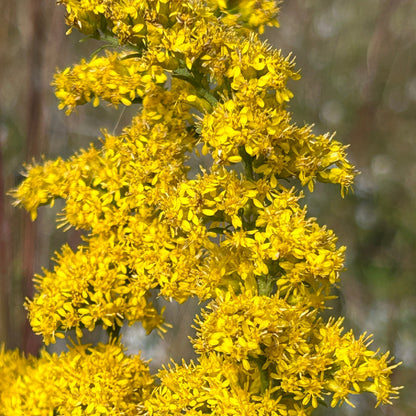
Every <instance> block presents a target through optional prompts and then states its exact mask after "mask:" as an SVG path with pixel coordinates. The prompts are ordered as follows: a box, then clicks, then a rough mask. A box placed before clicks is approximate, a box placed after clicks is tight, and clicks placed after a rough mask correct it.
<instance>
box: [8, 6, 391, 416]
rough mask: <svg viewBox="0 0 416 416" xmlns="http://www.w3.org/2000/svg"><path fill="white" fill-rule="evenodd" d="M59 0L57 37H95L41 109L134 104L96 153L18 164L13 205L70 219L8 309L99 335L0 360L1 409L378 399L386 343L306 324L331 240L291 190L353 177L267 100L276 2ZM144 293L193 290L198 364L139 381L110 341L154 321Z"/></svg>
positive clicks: (333, 253)
mask: <svg viewBox="0 0 416 416" xmlns="http://www.w3.org/2000/svg"><path fill="white" fill-rule="evenodd" d="M59 3H62V4H64V5H65V6H66V10H67V22H68V24H69V25H70V27H71V28H77V29H79V30H80V31H81V32H83V33H84V34H86V35H88V36H93V37H96V38H101V39H104V40H105V41H106V42H107V44H108V45H110V46H107V51H103V52H99V53H97V54H96V55H95V56H93V58H92V59H91V60H90V61H89V62H87V61H85V60H82V61H81V62H80V63H79V64H78V65H75V66H73V67H72V68H66V69H65V70H63V71H62V72H59V73H58V74H57V75H56V77H55V81H54V85H55V87H56V95H57V97H58V99H59V100H60V108H65V109H66V110H67V113H70V112H71V111H73V110H74V109H75V108H76V107H77V106H79V105H82V104H85V103H89V102H91V103H92V104H93V105H94V106H97V105H100V104H101V103H102V102H103V101H106V102H108V103H109V104H110V105H114V106H118V105H125V106H132V105H136V106H137V114H136V115H135V116H134V117H133V119H132V122H131V124H130V125H129V126H127V127H126V128H125V129H124V131H123V132H122V134H121V135H119V136H115V135H112V134H110V133H108V132H107V131H103V137H102V139H101V147H100V148H97V147H95V146H93V145H91V146H90V147H89V148H88V149H87V150H82V151H80V152H78V153H76V154H75V155H74V156H72V157H70V158H69V159H68V160H62V159H60V158H58V159H57V160H55V161H46V162H44V163H43V164H41V165H39V164H35V163H34V164H33V165H30V166H27V173H26V178H25V180H24V181H23V182H22V184H21V185H20V186H19V187H18V188H17V189H16V190H15V191H13V196H14V197H15V199H16V204H18V205H21V206H23V207H24V208H25V209H26V210H27V211H29V212H30V214H31V216H32V219H35V218H36V215H37V209H38V208H39V206H41V205H46V204H49V205H53V203H54V201H55V200H56V199H62V200H64V202H65V204H64V208H63V210H62V212H61V213H60V215H59V218H58V222H59V225H58V226H59V227H62V228H64V230H67V229H69V228H71V227H74V228H77V229H82V230H84V233H83V235H84V237H83V243H82V244H81V245H80V246H79V247H78V248H77V249H76V250H75V251H74V250H73V249H71V248H70V247H69V246H67V245H64V246H63V247H62V249H61V251H60V252H59V253H57V254H56V256H55V262H56V265H55V267H54V268H53V270H51V271H50V270H44V272H43V274H42V275H38V276H36V278H35V284H36V289H37V292H36V294H35V296H34V298H33V299H31V300H28V301H27V308H28V310H29V315H30V321H31V324H32V327H33V329H34V331H35V332H36V333H38V334H42V335H43V338H44V341H45V343H46V344H49V343H51V342H52V343H53V342H55V341H56V338H57V337H59V338H64V337H65V333H66V332H67V331H69V330H75V333H76V335H77V337H78V338H79V340H81V338H82V336H83V329H88V330H90V331H93V330H94V329H95V328H96V327H97V326H101V327H103V328H105V329H107V331H108V332H109V333H110V334H112V338H111V339H112V341H111V342H110V343H109V344H108V345H102V344H100V345H99V346H97V347H87V346H82V345H77V346H72V347H70V348H69V351H68V352H67V353H63V354H61V355H60V356H57V355H52V356H50V355H48V354H47V353H46V352H45V353H43V355H42V356H41V358H39V359H35V358H29V359H24V358H22V357H21V356H20V355H18V354H17V353H16V352H4V351H3V352H2V355H1V359H0V369H1V370H0V371H2V374H4V375H3V379H4V380H6V381H5V383H6V382H7V383H8V384H7V385H9V384H10V386H11V387H8V388H6V389H5V390H4V393H2V396H1V403H0V406H3V407H0V409H3V408H4V409H7V410H4V411H3V413H4V414H5V415H6V414H11V413H10V409H11V408H12V406H15V408H16V409H22V412H25V411H27V409H29V408H31V409H32V413H33V414H42V415H53V414H62V415H66V414H71V415H81V414H82V415H83V414H86V415H122V414H123V415H130V414H146V415H182V414H189V415H204V414H207V415H208V414H210V415H221V416H222V415H250V416H251V415H259V416H260V415H262V416H263V415H264V416H266V415H270V416H272V415H276V416H277V415H283V416H298V415H309V414H311V412H312V411H313V409H315V408H316V407H317V406H318V405H319V403H322V402H324V401H325V400H326V398H327V397H328V398H329V400H330V404H331V405H332V406H335V405H337V404H338V403H342V402H347V403H350V404H351V402H350V401H349V396H350V395H351V394H356V393H360V392H364V391H368V392H371V393H373V394H374V395H375V396H376V398H377V404H379V403H390V399H391V398H393V397H395V395H396V393H397V389H396V388H394V387H391V385H390V379H389V375H390V373H391V371H392V368H394V365H390V361H391V359H390V358H388V354H385V355H382V354H380V353H379V352H378V351H377V352H374V351H371V350H370V349H369V348H368V346H369V343H370V342H369V337H367V336H366V335H363V336H361V337H359V338H358V339H357V338H355V337H354V335H353V334H352V333H351V332H347V333H346V334H343V330H342V327H341V325H342V320H338V321H335V320H333V319H330V320H329V321H328V322H325V321H324V320H323V319H322V318H321V317H320V316H319V313H320V311H321V310H322V309H324V308H325V307H326V306H325V303H326V301H327V300H328V299H330V298H332V297H333V295H332V294H331V289H332V288H333V286H334V285H336V283H337V282H338V281H339V274H340V272H341V271H342V269H343V267H344V266H343V264H344V251H345V248H344V247H337V239H336V236H335V235H334V233H333V232H332V231H331V230H328V229H327V228H326V227H322V226H320V225H319V224H318V223H317V221H316V219H314V218H310V217H308V216H307V211H306V207H302V206H301V204H300V202H299V201H300V199H301V198H302V189H303V187H305V186H307V187H308V188H309V190H310V191H313V188H314V183H315V182H316V181H321V182H330V183H334V184H339V185H340V187H341V192H342V193H344V191H346V190H348V189H349V188H350V186H351V185H352V181H353V178H354V175H355V169H354V167H353V166H352V165H351V164H350V163H349V162H348V160H347V159H346V152H345V150H346V147H345V146H343V145H342V144H341V143H340V142H338V141H336V140H335V139H334V138H333V136H331V135H315V134H313V133H312V129H311V127H310V126H301V127H300V126H297V125H296V124H295V123H294V122H293V121H292V119H291V115H290V113H289V112H288V111H287V109H286V103H287V102H288V101H289V100H290V99H291V97H292V93H291V92H290V91H289V89H288V88H287V82H288V81H289V80H290V79H298V78H299V75H298V74H297V72H295V70H294V63H293V60H292V59H291V58H290V56H289V57H284V56H282V54H281V52H280V51H275V50H273V48H271V47H270V45H268V44H267V43H266V42H261V41H260V40H259V38H258V35H257V34H256V31H259V32H262V30H263V28H264V26H265V25H275V26H276V25H277V21H276V14H277V5H276V2H275V1H269V0H263V1H232V0H229V1H225V0H218V1H214V0H208V1H202V0H190V1H176V0H173V1H167V0H164V1H163V0H154V1H144V0H62V1H60V2H59ZM198 163H199V164H201V165H202V163H203V164H204V166H205V167H204V168H203V167H202V166H199V173H197V174H193V173H192V172H193V170H195V164H198ZM191 166H193V167H194V169H193V170H192V169H191ZM155 296H160V297H163V298H165V299H167V300H170V301H172V300H175V301H177V302H184V301H185V300H186V299H188V298H189V297H191V296H197V297H198V298H199V299H200V300H205V301H209V303H208V306H207V308H206V309H205V310H204V311H203V312H202V315H201V318H198V319H197V337H196V339H195V340H194V341H193V342H194V348H195V351H196V352H197V353H198V356H199V358H198V362H197V363H196V364H195V363H190V364H189V365H188V364H186V363H182V365H177V364H175V365H173V366H171V367H169V368H164V369H162V370H161V371H160V373H159V374H158V377H159V379H160V385H159V386H158V387H155V386H154V384H153V380H152V379H151V377H150V376H149V374H148V372H147V367H146V365H145V364H143V363H142V362H141V361H140V359H139V358H137V357H126V356H125V355H124V353H123V348H122V346H121V344H120V339H119V337H118V333H119V329H120V328H121V327H122V326H123V325H124V324H126V323H127V324H132V323H134V322H136V321H140V322H141V323H142V324H143V326H144V328H145V329H146V330H147V332H150V331H152V330H153V329H155V328H158V329H159V330H165V329H164V322H163V311H161V310H158V309H157V308H156V307H155V305H154V302H153V301H152V300H154V297H155ZM5 385H6V384H5ZM16 386H17V387H16ZM58 392H59V393H58ZM48 397H54V399H53V400H46V399H45V398H48ZM55 397H56V399H55ZM76 397H77V398H76ZM33 409H37V410H36V411H35V410H33ZM16 412H18V411H16ZM36 412H37V413H36ZM0 413H1V411H0ZM3 413H2V414H3ZM14 414H19V413H14ZM22 414H23V413H22Z"/></svg>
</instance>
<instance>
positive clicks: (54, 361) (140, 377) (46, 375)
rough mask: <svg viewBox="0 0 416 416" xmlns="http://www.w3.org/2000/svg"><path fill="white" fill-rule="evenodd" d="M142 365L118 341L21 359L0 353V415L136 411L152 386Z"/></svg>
mask: <svg viewBox="0 0 416 416" xmlns="http://www.w3.org/2000/svg"><path fill="white" fill-rule="evenodd" d="M153 383H154V381H153V378H152V377H151V375H150V373H149V369H148V367H147V364H146V363H145V362H143V361H142V360H141V359H140V357H139V356H138V355H135V356H127V355H125V354H124V351H123V348H122V347H121V346H120V345H118V344H117V343H109V344H98V345H97V346H96V347H91V346H88V345H76V346H73V347H71V348H70V350H69V351H68V352H67V353H62V354H60V355H56V354H53V355H50V354H48V353H47V352H45V351H44V352H43V353H42V355H41V357H40V358H34V357H29V358H24V357H22V356H21V355H20V354H19V353H18V352H17V351H4V350H3V349H2V350H1V352H0V414H2V415H4V416H23V415H25V416H27V415H40V416H52V415H57V414H59V415H74V416H81V415H113V416H115V415H129V416H133V415H137V414H138V408H140V406H141V404H142V403H143V400H145V399H146V398H147V397H149V395H150V393H151V391H152V389H153V387H154V385H153Z"/></svg>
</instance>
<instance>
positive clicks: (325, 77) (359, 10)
mask: <svg viewBox="0 0 416 416" xmlns="http://www.w3.org/2000/svg"><path fill="white" fill-rule="evenodd" d="M281 13H282V15H281V22H282V24H281V28H280V30H279V31H277V32H276V35H275V36H274V37H273V42H274V44H275V45H278V47H279V48H282V50H283V51H293V52H294V53H295V55H296V56H297V59H296V62H297V66H298V68H300V69H301V74H302V79H301V80H300V81H298V82H296V83H294V84H293V85H292V89H293V91H294V95H295V97H294V99H293V101H292V102H291V109H292V111H293V114H294V115H295V117H296V118H297V120H298V122H299V123H303V122H305V121H306V122H311V121H314V122H315V129H316V131H318V132H324V131H327V130H333V131H335V130H336V131H337V138H338V139H340V140H342V141H343V142H344V143H350V144H351V147H350V149H349V155H350V157H351V159H352V160H353V162H354V163H355V165H356V166H357V168H358V169H359V170H360V171H361V175H360V176H359V177H358V178H357V182H356V185H355V193H354V194H353V195H348V196H347V198H346V200H344V201H340V199H339V197H338V195H337V191H336V190H334V192H333V194H328V192H327V188H328V187H323V188H324V189H323V192H315V193H314V194H312V195H311V196H310V197H308V198H307V201H306V202H307V204H308V207H309V210H310V212H312V213H313V215H315V216H317V217H318V219H320V221H321V222H322V221H323V219H325V222H326V224H328V225H329V226H330V227H331V228H333V229H334V230H335V232H336V233H337V235H338V236H339V240H340V243H341V244H345V245H346V246H347V248H348V250H347V259H348V264H347V271H345V272H344V273H343V275H342V276H341V285H342V287H341V291H340V292H341V293H342V295H341V296H342V297H341V299H340V301H339V302H337V303H336V304H335V305H334V307H337V308H340V309H341V312H342V314H343V315H346V316H347V317H348V321H346V322H345V327H353V328H356V329H358V330H364V328H367V329H370V330H371V331H373V332H374V334H375V343H376V344H377V345H380V346H381V345H383V346H384V347H386V348H387V349H390V350H391V351H392V352H393V353H394V355H395V356H397V357H398V359H400V360H402V361H403V365H402V366H401V367H400V368H399V369H398V370H397V373H396V379H395V380H394V382H395V383H396V384H403V385H405V388H404V390H403V391H402V393H401V399H400V401H399V403H396V405H395V406H392V407H388V408H387V407H386V408H383V409H381V410H380V409H375V410H374V409H372V405H373V404H372V403H371V402H370V403H368V404H367V405H366V404H364V403H360V409H362V410H360V411H363V413H361V414H366V415H376V414H378V415H380V414H384V415H395V416H397V415H411V414H414V413H415V411H416V401H415V396H414V394H413V392H414V390H415V388H416V384H415V382H416V381H415V367H416V290H415V286H416V209H415V208H416V193H415V190H416V164H415V159H416V25H415V22H416V3H415V2H414V1H405V0H403V1H401V0H383V1H380V0H368V1H360V0H351V1H347V2H346V1H339V0H334V1H327V0H315V1H313V2H311V1H301V0H291V1H287V2H284V3H283V4H282V12H281ZM270 36H271V35H269V38H270ZM328 414H333V413H331V411H328ZM341 414H354V412H353V411H352V410H350V409H348V407H344V409H343V413H341Z"/></svg>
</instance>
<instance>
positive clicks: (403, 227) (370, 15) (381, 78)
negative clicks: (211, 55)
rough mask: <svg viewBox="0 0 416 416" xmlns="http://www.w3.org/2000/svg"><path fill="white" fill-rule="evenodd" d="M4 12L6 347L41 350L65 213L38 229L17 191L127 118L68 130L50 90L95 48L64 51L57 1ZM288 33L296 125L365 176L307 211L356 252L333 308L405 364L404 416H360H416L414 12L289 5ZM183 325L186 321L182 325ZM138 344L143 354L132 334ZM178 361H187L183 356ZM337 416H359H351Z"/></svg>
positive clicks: (1, 207) (403, 3)
mask: <svg viewBox="0 0 416 416" xmlns="http://www.w3.org/2000/svg"><path fill="white" fill-rule="evenodd" d="M0 12H1V13H2V17H3V19H2V25H0V296H1V299H0V341H4V342H6V343H7V344H8V346H10V347H14V346H19V347H21V348H23V349H25V350H26V351H33V350H34V349H36V342H37V341H36V339H35V340H34V339H33V337H32V336H30V335H29V333H30V332H29V331H28V328H27V326H25V311H24V310H23V306H22V304H23V299H24V296H27V295H30V293H31V292H30V291H31V289H30V285H29V281H30V279H31V277H32V275H33V273H36V272H39V271H40V267H41V266H42V265H43V266H49V261H50V260H49V258H50V256H51V253H52V252H53V251H54V250H55V249H56V248H58V247H59V246H60V245H61V243H62V238H63V237H62V234H60V233H59V232H58V233H57V232H55V231H54V230H55V226H54V221H55V220H54V217H53V214H51V213H50V212H47V211H46V210H45V211H43V212H42V213H41V216H40V220H39V221H38V223H37V225H36V226H34V225H33V224H32V223H30V222H29V221H28V219H27V218H26V217H25V215H26V214H24V213H23V212H22V211H19V210H16V209H14V208H13V207H11V205H10V202H11V199H9V198H7V197H6V196H5V191H7V190H8V189H10V188H13V187H14V186H16V185H17V183H18V182H19V180H20V177H19V174H18V172H20V171H21V165H22V163H23V162H24V161H25V160H31V159H32V158H33V157H36V158H39V157H40V155H41V154H46V155H47V156H48V157H54V156H57V155H61V156H65V155H69V154H72V153H73V152H74V150H76V149H78V148H79V147H86V146H87V145H88V143H89V142H90V141H92V140H96V137H97V136H98V135H99V130H98V129H99V128H101V127H107V128H108V129H109V130H110V131H113V130H115V131H120V129H121V127H122V126H123V124H124V123H125V121H127V120H128V119H129V114H128V112H126V113H120V112H117V111H115V110H113V109H105V108H104V109H103V110H100V112H98V111H97V109H95V110H94V112H91V111H90V109H89V108H88V106H86V107H83V108H81V109H80V110H79V112H78V113H75V114H73V115H71V117H69V118H68V117H66V116H65V115H64V114H63V113H61V112H58V110H57V109H56V106H57V102H56V100H55V98H54V95H53V90H52V87H50V86H49V83H50V81H51V79H52V75H53V73H54V71H55V68H56V67H57V66H58V67H60V68H63V67H65V66H67V65H69V64H71V63H73V62H75V61H77V59H78V58H79V57H80V56H87V55H88V53H92V52H93V51H94V50H95V49H96V47H97V46H96V45H95V43H94V41H92V40H91V41H88V42H84V43H76V42H66V41H65V30H66V28H65V27H64V23H63V18H62V14H63V10H62V9H61V8H58V7H56V6H55V2H54V1H52V0H48V1H38V2H29V3H28V2H24V1H22V0H3V1H1V2H0ZM280 21H281V28H280V29H279V30H275V31H273V33H272V32H270V33H266V37H267V38H268V39H270V40H271V41H272V42H273V43H274V45H275V46H276V47H278V48H281V49H282V50H283V51H286V52H288V51H293V52H294V54H295V55H296V56H297V59H296V61H297V66H298V68H300V69H301V74H302V79H301V80H300V81H297V82H296V83H293V84H292V85H291V87H292V90H293V91H294V93H295V97H294V99H293V100H292V102H291V105H290V108H291V109H292V111H293V113H294V115H295V117H296V119H297V121H298V123H299V124H303V123H304V122H306V123H310V122H312V121H314V122H315V131H316V132H326V131H328V130H336V131H337V137H338V139H340V140H342V141H343V142H344V143H351V147H350V149H349V155H350V157H351V159H352V160H353V162H354V163H355V164H356V166H357V168H358V169H359V170H360V171H361V175H360V176H359V177H358V179H357V183H356V186H355V193H354V194H352V195H351V194H350V195H348V196H347V197H346V199H345V200H344V201H340V198H339V192H338V189H334V192H333V193H332V194H328V186H325V187H323V191H322V192H315V193H314V194H313V195H310V196H307V198H306V203H307V204H308V207H309V210H310V212H312V213H313V215H315V216H316V217H317V218H318V220H319V222H320V223H321V224H323V223H326V224H328V225H329V226H330V227H331V228H333V229H334V230H335V232H336V233H337V235H338V236H339V239H340V244H343V245H347V247H348V251H347V259H348V264H347V268H348V270H347V271H346V272H344V273H343V275H342V276H341V277H342V290H341V292H342V297H341V298H340V299H339V301H338V302H334V308H338V309H339V310H340V312H342V313H343V314H344V315H346V316H347V317H348V320H347V321H346V322H345V327H346V328H349V327H353V328H354V329H357V332H360V331H362V330H364V329H365V328H367V329H370V330H371V331H372V332H374V334H375V344H377V345H380V346H381V347H383V348H382V349H386V348H387V349H390V351H392V353H393V355H395V356H396V357H397V358H398V359H399V360H402V361H403V365H402V366H401V367H399V369H398V370H397V371H396V373H395V377H396V379H395V380H394V383H393V384H395V385H400V384H403V385H405V389H404V390H403V391H402V394H401V399H400V400H399V401H398V402H396V403H395V406H392V407H385V408H382V409H375V410H374V409H373V408H372V407H373V405H374V403H373V402H372V401H369V402H368V403H363V402H360V412H362V413H361V414H366V415H370V416H371V415H382V414H383V415H391V416H402V415H412V414H414V413H415V412H416V399H415V397H414V395H413V394H412V393H413V391H414V390H415V389H416V378H415V377H414V375H415V370H416V290H415V286H416V255H415V252H416V210H415V208H416V201H415V199H416V193H415V192H414V189H415V188H416V164H415V163H414V160H415V159H416V25H415V22H416V3H415V2H414V1H412V0H367V1H362V0H350V1H348V2H346V1H345V0H344V1H341V0H332V1H328V0H315V1H313V2H312V1H304V0H286V2H284V3H283V4H282V11H281V18H280ZM72 36H76V34H75V33H74V34H73V35H72ZM71 45H72V46H71ZM71 48H72V49H71ZM92 114H94V115H92ZM97 114H99V117H97ZM96 117H97V118H96ZM334 188H335V187H334ZM318 190H319V186H318ZM58 209H59V207H57V208H56V210H58ZM48 211H50V210H48ZM79 238H80V237H79V235H78V234H77V233H75V232H73V233H72V234H71V236H70V239H71V241H70V243H71V244H74V245H75V244H77V242H78V241H79ZM194 308H195V306H194V305H188V310H189V311H190V312H189V318H188V317H187V318H186V319H191V314H192V313H193V310H194ZM174 312H175V311H174V310H173V311H172V313H174ZM182 312H183V310H182V309H181V313H176V316H177V317H179V319H181V318H182V316H181V314H182ZM172 319H174V316H173V315H172ZM176 327H179V326H176ZM183 327H188V325H183ZM126 335H127V334H126ZM168 336H170V337H175V338H176V339H177V340H178V344H177V349H178V350H180V351H179V352H178V354H177V356H178V357H184V356H185V357H186V356H187V354H186V353H185V352H184V350H185V349H187V348H190V347H188V344H187V342H186V335H185V334H182V333H178V334H170V335H169V334H168ZM129 339H131V342H132V343H134V342H136V343H137V339H136V340H135V339H134V334H130V338H129ZM184 340H185V342H184ZM169 342H171V341H169ZM179 343H180V344H179ZM153 348H154V347H153ZM161 348H162V351H161V355H162V356H163V346H162V347H161ZM167 356H173V357H174V358H177V357H175V354H173V352H172V351H169V352H168V354H167ZM360 400H362V399H361V398H360ZM327 414H334V410H328V412H327ZM337 414H339V415H347V414H348V415H349V414H358V413H357V411H353V410H351V409H350V408H349V407H348V406H347V405H345V406H344V407H343V408H342V409H340V410H337Z"/></svg>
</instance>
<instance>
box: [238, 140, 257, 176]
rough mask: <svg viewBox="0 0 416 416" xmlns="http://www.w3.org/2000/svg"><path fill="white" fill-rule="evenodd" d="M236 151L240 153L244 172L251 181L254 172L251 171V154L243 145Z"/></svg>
mask: <svg viewBox="0 0 416 416" xmlns="http://www.w3.org/2000/svg"><path fill="white" fill-rule="evenodd" d="M238 153H239V154H240V156H241V158H242V159H243V165H244V173H245V175H246V177H247V178H248V179H250V180H251V181H253V180H254V172H253V156H250V155H249V154H248V153H247V152H246V149H245V148H244V146H241V147H240V148H239V149H238Z"/></svg>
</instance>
